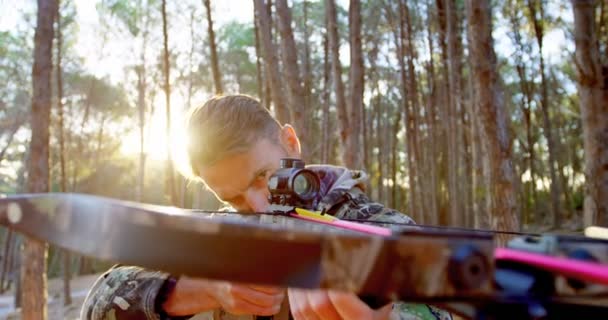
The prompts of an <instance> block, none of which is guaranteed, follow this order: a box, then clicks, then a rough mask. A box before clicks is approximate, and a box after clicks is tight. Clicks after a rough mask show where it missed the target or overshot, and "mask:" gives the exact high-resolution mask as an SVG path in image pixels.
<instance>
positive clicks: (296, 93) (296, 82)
mask: <svg viewBox="0 0 608 320" xmlns="http://www.w3.org/2000/svg"><path fill="white" fill-rule="evenodd" d="M276 8H277V15H278V18H279V19H278V20H279V23H278V25H279V33H280V34H281V49H282V51H283V52H282V54H281V57H282V58H283V70H284V72H285V78H286V80H287V84H288V88H289V90H287V92H289V94H288V97H289V108H290V109H291V114H292V115H293V124H294V127H295V129H296V132H297V133H298V136H299V137H300V139H301V140H302V143H301V147H302V159H304V161H307V160H308V157H309V155H310V149H309V148H310V147H311V144H310V143H308V138H309V133H308V132H307V130H306V129H307V128H306V122H307V118H308V117H309V115H308V105H307V104H306V97H305V94H306V93H305V92H304V88H303V87H302V80H301V79H300V70H299V67H298V51H297V49H296V42H295V40H294V38H293V29H292V28H291V12H290V9H289V7H288V6H287V0H277V2H276Z"/></svg>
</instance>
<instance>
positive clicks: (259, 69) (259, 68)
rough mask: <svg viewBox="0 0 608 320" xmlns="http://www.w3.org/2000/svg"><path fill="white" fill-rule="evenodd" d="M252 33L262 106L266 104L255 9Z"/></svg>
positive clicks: (257, 82)
mask: <svg viewBox="0 0 608 320" xmlns="http://www.w3.org/2000/svg"><path fill="white" fill-rule="evenodd" d="M253 34H254V40H255V66H256V68H255V73H256V80H257V81H256V84H257V88H258V99H260V101H261V102H262V105H263V106H266V105H267V104H266V97H265V96H264V84H265V83H266V82H265V81H264V78H263V77H262V72H264V71H263V70H262V51H261V48H260V28H259V27H258V18H257V16H256V13H255V10H254V11H253Z"/></svg>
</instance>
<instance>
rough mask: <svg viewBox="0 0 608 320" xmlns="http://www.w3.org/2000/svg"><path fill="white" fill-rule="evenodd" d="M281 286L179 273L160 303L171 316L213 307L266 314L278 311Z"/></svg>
mask: <svg viewBox="0 0 608 320" xmlns="http://www.w3.org/2000/svg"><path fill="white" fill-rule="evenodd" d="M284 297H285V291H284V289H280V288H273V287H262V286H254V285H244V284H237V283H231V282H226V281H213V280H204V279H194V278H187V277H181V278H180V279H179V280H178V281H177V284H176V286H175V289H174V290H173V292H172V293H171V294H169V296H168V298H167V300H166V301H165V303H164V304H163V309H164V310H165V312H166V313H167V314H169V315H172V316H181V315H193V314H197V313H201V312H205V311H209V310H213V309H217V308H222V309H224V310H225V311H227V312H229V313H231V314H234V315H241V314H252V315H260V316H270V315H273V314H276V313H278V312H279V310H280V308H281V302H282V301H283V299H284Z"/></svg>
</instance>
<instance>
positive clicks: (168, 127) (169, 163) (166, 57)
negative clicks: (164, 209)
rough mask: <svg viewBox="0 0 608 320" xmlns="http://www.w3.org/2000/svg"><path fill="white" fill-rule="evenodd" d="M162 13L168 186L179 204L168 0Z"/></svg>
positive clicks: (175, 201)
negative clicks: (176, 186) (172, 133)
mask: <svg viewBox="0 0 608 320" xmlns="http://www.w3.org/2000/svg"><path fill="white" fill-rule="evenodd" d="M161 14H162V18H163V75H164V85H163V88H164V91H165V117H166V135H167V145H166V152H167V167H166V171H165V172H166V177H165V179H166V186H167V189H168V190H167V192H168V193H169V197H170V201H171V204H172V205H177V203H178V201H177V200H178V199H177V192H176V188H175V177H174V170H173V156H172V154H171V141H170V139H169V137H171V85H170V81H171V80H170V79H171V75H170V71H171V67H170V65H169V36H168V33H167V1H166V0H163V1H162V5H161Z"/></svg>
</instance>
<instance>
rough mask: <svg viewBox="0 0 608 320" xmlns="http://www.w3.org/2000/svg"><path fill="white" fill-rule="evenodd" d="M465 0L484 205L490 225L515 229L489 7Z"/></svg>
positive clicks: (511, 177) (510, 170)
mask: <svg viewBox="0 0 608 320" xmlns="http://www.w3.org/2000/svg"><path fill="white" fill-rule="evenodd" d="M466 3H467V20H468V21H467V22H468V35H469V50H470V62H471V70H472V76H473V90H474V92H475V93H474V94H475V113H476V114H477V115H478V116H479V120H480V125H481V130H480V134H481V137H482V139H481V140H482V141H483V143H484V151H485V153H486V154H487V155H488V170H486V174H487V176H486V178H487V182H488V183H487V185H488V187H489V190H490V198H489V201H488V208H486V209H487V212H488V213H489V214H491V216H490V223H491V227H492V228H493V229H495V230H517V229H519V221H518V218H519V214H518V207H517V202H516V201H517V197H516V194H515V172H514V169H513V164H512V162H511V141H510V138H509V134H508V123H507V114H506V110H505V106H504V100H503V96H502V95H503V92H502V89H501V88H500V87H499V85H500V84H499V76H498V72H497V70H496V53H495V52H494V46H493V39H492V13H491V7H490V4H489V3H488V2H484V1H474V0H468V1H467V2H466Z"/></svg>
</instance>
